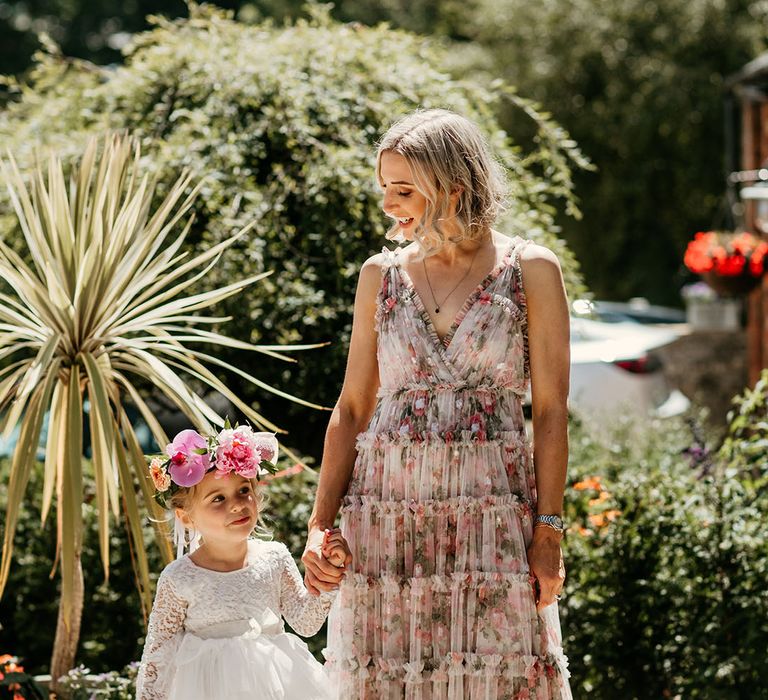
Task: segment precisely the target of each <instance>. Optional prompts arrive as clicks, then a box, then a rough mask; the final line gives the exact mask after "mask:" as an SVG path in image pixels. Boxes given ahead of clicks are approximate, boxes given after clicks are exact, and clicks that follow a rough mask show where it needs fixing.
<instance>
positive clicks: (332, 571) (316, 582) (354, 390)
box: [302, 255, 383, 594]
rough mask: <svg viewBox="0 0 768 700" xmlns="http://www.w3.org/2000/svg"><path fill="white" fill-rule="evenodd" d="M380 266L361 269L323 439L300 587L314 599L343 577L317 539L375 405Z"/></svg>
mask: <svg viewBox="0 0 768 700" xmlns="http://www.w3.org/2000/svg"><path fill="white" fill-rule="evenodd" d="M382 264H383V260H382V256H381V255H375V256H373V257H372V258H369V259H368V260H367V261H366V262H365V263H364V264H363V267H362V268H361V270H360V277H359V279H358V284H357V292H356V295H355V309H354V318H353V321H352V336H351V339H350V344H349V355H348V357H347V369H346V373H345V375H344V384H343V386H342V389H341V395H340V396H339V399H338V401H337V402H336V406H335V407H334V409H333V413H331V418H330V420H329V421H328V429H327V431H326V434H325V445H324V448H323V460H322V464H321V467H320V481H319V483H318V487H317V494H316V495H315V506H314V509H313V510H312V515H311V516H310V519H309V523H308V530H309V533H308V537H307V547H306V550H305V551H304V556H303V557H302V561H303V563H304V567H305V569H306V575H305V583H306V585H307V588H308V589H309V591H310V592H311V593H314V594H317V593H319V592H320V591H326V590H331V589H333V588H335V587H336V586H337V585H338V583H339V581H340V580H341V577H342V576H343V573H344V569H337V568H336V567H334V566H332V565H331V564H330V563H329V562H328V561H326V560H325V559H323V557H322V551H321V548H322V537H323V532H324V531H325V530H326V529H327V528H332V527H333V524H334V521H335V520H336V515H337V514H338V512H339V508H340V506H341V500H342V498H343V497H344V495H345V494H346V492H347V488H348V486H349V481H350V478H351V476H352V469H353V467H354V464H355V457H356V451H355V438H356V437H357V435H358V433H360V432H361V431H362V430H364V429H365V426H366V425H367V424H368V421H369V420H370V417H371V414H372V413H373V409H374V407H375V405H376V393H377V391H378V388H379V369H378V363H377V357H376V342H377V334H376V330H375V314H376V295H377V293H378V290H379V286H380V285H381V265H382ZM346 563H347V564H348V563H349V562H346Z"/></svg>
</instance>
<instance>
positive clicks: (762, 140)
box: [741, 94, 768, 386]
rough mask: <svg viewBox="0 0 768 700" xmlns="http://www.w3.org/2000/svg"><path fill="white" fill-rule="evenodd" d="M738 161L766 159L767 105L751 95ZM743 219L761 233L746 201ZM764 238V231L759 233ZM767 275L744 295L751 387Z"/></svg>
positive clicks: (767, 344)
mask: <svg viewBox="0 0 768 700" xmlns="http://www.w3.org/2000/svg"><path fill="white" fill-rule="evenodd" d="M741 106H742V108H741V115H742V119H741V125H742V140H741V163H742V166H741V167H742V168H743V169H744V170H754V169H757V168H759V167H760V166H761V165H762V163H764V162H765V160H766V158H768V104H767V103H765V102H764V101H761V102H757V101H756V100H755V96H754V94H746V95H744V96H743V97H742V100H741ZM745 215H746V216H745V220H746V222H747V226H748V228H749V229H751V230H752V231H753V232H754V233H755V234H756V235H758V234H760V233H761V232H760V231H759V230H758V229H757V227H756V226H755V206H754V204H753V203H752V202H749V203H748V206H747V209H746V212H745ZM762 235H763V237H765V234H762ZM767 278H768V276H764V277H763V280H762V285H761V287H758V288H757V289H756V290H754V291H753V292H752V293H751V294H750V295H749V297H748V298H747V370H748V379H749V384H750V386H754V385H755V382H757V380H758V378H759V377H760V372H761V370H762V369H763V367H765V366H766V365H768V318H766V314H767V313H768V279H767Z"/></svg>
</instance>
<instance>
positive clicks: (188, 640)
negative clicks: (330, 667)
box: [136, 540, 335, 700]
mask: <svg viewBox="0 0 768 700" xmlns="http://www.w3.org/2000/svg"><path fill="white" fill-rule="evenodd" d="M334 596H335V592H331V593H323V594H322V595H321V596H320V597H315V596H312V595H310V594H309V593H308V591H307V589H306V588H305V587H304V583H303V581H302V579H301V576H300V574H299V570H298V568H297V567H296V563H295V562H294V560H293V557H292V556H291V554H290V552H289V551H288V549H287V548H286V546H285V545H284V544H281V543H279V542H264V541H261V540H249V542H248V566H246V567H245V568H243V569H239V570H237V571H229V572H220V571H211V570H209V569H203V568H201V567H199V566H197V565H196V564H194V563H193V562H192V560H191V559H190V558H189V556H185V557H182V558H181V559H177V560H176V561H174V562H172V563H171V564H169V565H168V566H167V567H166V568H165V570H164V571H163V572H162V574H161V575H160V579H159V580H158V583H157V593H156V595H155V603H154V605H153V607H152V613H151V615H150V617H149V629H148V631H147V639H146V643H145V645H144V653H143V655H142V659H141V667H140V668H139V675H138V680H137V686H136V697H137V700H198V699H199V700H219V699H221V700H225V699H226V700H245V699H246V698H248V700H255V699H256V698H258V699H259V700H278V699H279V700H327V699H329V698H332V697H333V693H332V691H331V688H330V684H329V681H328V678H327V676H326V674H325V672H324V671H323V667H322V666H321V665H320V663H318V662H317V661H316V660H315V658H314V657H313V656H312V654H311V653H310V652H309V650H308V649H307V645H306V644H305V643H304V642H303V641H302V640H301V639H299V638H298V637H297V636H296V635H293V634H289V633H287V632H285V629H284V626H283V620H282V618H285V620H286V621H287V622H288V624H290V625H291V627H292V628H293V629H294V630H296V632H298V633H299V634H301V635H302V636H305V637H309V636H311V635H313V634H315V633H316V632H317V631H318V630H319V629H320V627H321V626H322V624H323V621H324V620H325V618H326V616H327V614H328V610H329V608H330V605H331V602H332V600H333V598H334Z"/></svg>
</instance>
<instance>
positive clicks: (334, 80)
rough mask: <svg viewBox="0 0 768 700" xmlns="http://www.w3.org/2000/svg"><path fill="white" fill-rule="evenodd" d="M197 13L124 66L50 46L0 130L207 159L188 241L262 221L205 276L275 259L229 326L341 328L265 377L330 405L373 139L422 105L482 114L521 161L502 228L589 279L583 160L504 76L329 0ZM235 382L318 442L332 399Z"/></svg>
mask: <svg viewBox="0 0 768 700" xmlns="http://www.w3.org/2000/svg"><path fill="white" fill-rule="evenodd" d="M191 11H192V14H191V17H190V19H188V20H187V19H184V20H176V21H169V20H161V19H156V20H153V21H154V25H155V28H154V29H153V30H151V31H149V32H147V33H144V34H140V35H138V36H136V37H135V38H134V41H133V43H132V44H131V45H130V47H129V48H128V49H127V54H126V57H125V65H123V66H120V67H118V68H115V69H101V68H98V67H96V66H93V65H92V64H86V63H84V62H82V61H79V60H73V59H67V58H64V57H63V56H61V55H59V54H57V53H55V52H54V53H48V54H41V55H39V57H38V58H39V63H38V64H37V66H36V67H35V69H34V70H33V71H32V73H31V76H30V81H29V83H28V84H26V83H22V84H20V85H18V90H19V92H18V99H17V101H16V102H15V103H13V104H11V105H10V106H9V107H8V109H7V110H6V111H5V112H4V113H3V114H2V115H0V139H3V140H4V141H5V142H6V143H8V144H9V145H10V148H11V150H12V151H13V152H14V154H16V155H17V157H18V159H19V160H20V161H21V162H27V163H29V162H31V161H32V160H33V150H34V148H35V144H37V143H42V144H45V145H48V146H52V147H54V148H56V149H57V150H59V151H61V152H63V153H71V152H74V151H76V150H77V148H79V144H80V143H81V142H82V140H83V139H85V138H86V137H87V136H88V135H90V134H92V133H94V132H99V131H101V130H102V129H104V128H105V127H110V128H118V129H120V128H123V129H128V130H130V131H131V132H132V133H134V134H136V135H137V137H138V138H140V139H141V141H142V144H143V151H144V153H145V154H146V159H147V165H148V167H150V168H153V169H154V170H155V171H156V172H157V174H158V175H159V181H160V182H164V181H169V179H170V178H172V177H174V176H175V174H176V173H178V172H179V171H180V170H182V169H184V168H191V169H192V170H193V171H195V172H200V173H202V174H204V175H205V176H206V180H205V182H204V184H203V186H202V188H201V190H200V196H199V198H198V199H197V200H196V204H194V205H193V210H194V212H195V214H196V221H195V223H194V224H193V226H192V229H191V231H190V235H189V238H188V241H189V243H190V244H191V245H198V244H201V245H203V246H210V245H214V244H216V243H218V242H219V241H221V240H222V239H223V238H224V237H226V236H227V235H229V232H230V231H231V230H232V229H233V228H237V227H242V226H245V225H249V224H251V225H253V228H252V233H251V235H249V236H248V237H247V240H245V239H243V241H242V242H241V243H239V244H238V245H237V246H235V248H234V249H232V250H231V251H230V252H229V253H228V254H227V255H226V256H225V257H224V258H223V259H222V261H221V265H220V266H218V267H217V268H216V269H214V270H212V271H211V272H210V274H209V275H208V276H207V277H206V279H205V280H204V282H203V288H208V287H211V286H216V285H221V284H226V283H228V282H229V281H230V280H232V279H234V278H239V277H240V276H241V275H255V274H260V273H262V272H264V271H267V270H274V271H275V274H274V275H273V276H272V277H270V278H268V279H266V280H264V282H263V283H262V284H260V285H259V287H258V290H254V291H253V292H251V293H249V294H245V295H239V296H238V297H236V298H233V299H231V300H230V301H229V302H225V303H224V304H222V306H221V312H222V314H223V315H226V316H231V317H232V318H233V320H232V321H231V322H230V323H228V324H227V327H226V328H227V332H228V333H229V334H231V335H234V336H236V337H239V338H242V339H244V340H249V341H250V342H254V343H265V342H266V343H280V344H284V343H295V342H303V343H316V342H317V343H321V342H330V343H331V345H330V346H329V347H328V348H327V349H323V350H315V351H313V352H312V353H308V354H305V355H303V357H302V358H300V362H299V364H297V365H295V366H294V367H293V368H292V369H291V370H289V371H286V370H285V369H284V368H283V367H278V366H276V363H271V362H267V361H262V364H261V365H260V366H259V367H258V375H259V377H260V378H261V379H263V380H264V381H265V382H267V383H269V384H273V385H275V386H279V387H287V388H289V389H290V391H291V393H294V394H297V395H299V396H302V397H304V398H306V399H308V400H310V401H315V402H318V403H324V404H330V403H333V401H334V398H335V395H336V392H337V391H338V389H339V386H340V384H341V377H342V373H343V368H344V361H345V357H346V342H347V340H348V335H349V331H350V322H351V311H352V302H353V298H354V287H355V281H356V277H357V272H358V269H359V267H360V265H361V263H362V262H363V260H364V259H365V258H366V257H367V256H368V255H370V254H371V253H372V252H375V251H377V250H380V248H381V246H382V245H383V244H384V243H385V240H384V237H383V234H384V231H385V227H386V225H385V220H384V216H383V215H382V213H381V210H380V201H379V200H380V195H379V193H378V191H377V186H376V183H375V181H374V177H373V164H372V156H373V152H374V144H375V140H376V138H377V137H378V136H380V135H381V134H382V133H383V131H384V130H385V129H386V128H387V126H388V125H389V124H390V123H391V122H392V121H393V120H394V119H396V118H397V117H399V116H401V115H402V114H404V113H406V112H408V111H411V110H413V109H415V108H416V107H419V106H421V107H437V106H440V107H448V108H452V109H454V110H456V111H458V112H460V113H462V114H465V115H467V116H469V117H470V118H473V119H475V120H477V121H478V122H479V123H480V125H481V127H482V128H483V130H484V131H485V132H486V133H488V134H489V135H490V137H491V140H492V145H493V146H494V148H495V150H496V152H497V154H498V156H499V157H500V159H501V160H502V161H503V162H504V163H505V164H506V165H507V166H508V167H509V169H510V172H511V173H512V174H513V177H512V179H511V184H512V189H511V199H510V208H509V212H508V216H507V220H506V222H505V223H504V225H503V227H504V230H506V231H508V232H509V233H522V234H524V235H530V236H532V237H534V238H536V239H537V240H540V241H541V242H543V243H545V244H547V245H549V246H550V247H552V248H553V249H554V250H555V251H556V252H557V253H558V254H559V255H560V258H561V260H562V261H563V265H564V268H565V274H566V281H567V284H568V287H569V291H570V292H571V294H572V295H576V294H579V293H581V290H582V288H581V283H580V278H579V274H578V271H577V266H576V263H575V261H574V259H573V257H572V256H571V255H570V253H569V252H568V250H567V248H566V247H565V245H564V244H563V242H562V241H560V240H558V239H557V238H556V233H555V229H554V215H555V211H556V206H557V204H558V202H560V203H562V202H565V204H566V205H567V206H570V208H571V210H572V211H573V210H575V207H574V201H573V194H572V183H571V171H570V168H571V167H572V165H573V164H574V163H583V160H582V158H581V156H580V154H579V152H578V150H577V148H576V146H575V144H574V143H573V141H571V139H570V138H569V136H568V134H567V133H565V132H564V131H563V130H562V129H561V128H560V127H558V126H557V125H556V124H554V123H552V122H551V121H550V120H548V119H546V118H545V117H544V116H542V115H541V114H539V113H538V112H536V110H535V107H534V105H532V104H530V103H528V102H526V101H524V100H522V99H521V98H519V97H518V96H517V95H516V94H515V93H514V92H513V91H511V90H509V89H508V88H506V87H505V86H504V85H503V84H499V83H497V84H493V85H490V84H486V85H484V84H482V83H479V82H477V81H469V82H461V81H458V80H455V79H453V78H452V77H451V76H450V75H448V74H447V73H445V72H444V71H442V70H441V69H440V65H441V63H442V62H444V61H445V60H446V57H445V54H444V53H443V52H442V51H441V50H440V48H439V47H436V46H433V45H431V44H430V43H429V42H427V41H425V40H423V39H420V38H418V37H416V36H414V35H411V34H408V33H405V32H400V31H392V30H389V29H387V28H385V27H378V28H373V29H370V28H365V27H362V26H359V25H342V24H338V23H335V22H333V21H332V20H331V19H330V18H329V17H328V14H327V11H326V10H322V9H320V8H316V9H315V15H314V17H313V19H311V20H309V21H299V22H297V23H296V24H295V25H293V26H290V27H287V28H284V29H278V28H275V27H274V26H272V25H271V24H257V25H253V26H247V25H245V24H243V23H238V22H235V21H233V19H232V18H231V17H229V16H227V15H225V14H223V13H222V12H221V11H218V10H215V9H213V8H211V7H208V6H200V7H198V6H195V5H193V6H192V10H191ZM502 103H504V104H507V105H509V106H510V108H511V107H512V106H513V107H514V108H515V109H516V110H517V113H518V114H519V115H520V117H521V118H522V119H524V120H525V121H526V122H529V123H530V124H531V126H532V130H533V132H534V134H535V136H536V139H537V140H536V141H535V142H530V141H529V142H527V143H529V144H530V145H528V146H527V147H525V148H523V147H521V146H520V145H516V144H514V143H512V142H511V141H510V140H509V138H508V136H507V135H506V134H505V133H504V132H503V131H502V130H501V129H500V128H499V125H498V122H497V120H496V117H495V112H494V110H495V109H496V108H497V107H498V106H499V105H500V104H502ZM160 193H161V194H162V192H160ZM2 210H3V206H2V201H0V216H1V214H2ZM0 232H4V235H5V236H6V237H7V238H8V239H9V240H13V239H14V235H15V234H14V233H13V222H12V221H11V220H9V219H7V218H6V219H5V220H3V219H2V218H0ZM222 357H223V358H225V359H226V360H227V361H228V362H230V363H231V364H233V365H235V366H237V367H241V368H249V367H251V366H252V362H253V360H252V359H251V358H250V357H249V356H248V355H246V354H244V353H242V352H240V351H239V350H237V349H232V350H230V351H227V353H225V354H223V355H222ZM227 381H228V382H229V383H230V384H231V386H233V387H234V388H236V390H237V393H239V395H241V396H244V397H245V398H247V399H249V400H251V401H258V402H260V404H261V407H262V409H263V412H264V413H265V414H268V415H270V416H277V419H276V420H275V422H276V423H277V424H278V425H280V426H281V427H287V428H289V429H290V428H294V429H296V430H297V431H298V433H299V434H300V435H301V439H302V441H303V442H302V445H301V449H302V451H303V452H304V453H305V454H309V455H313V456H318V455H319V453H320V450H321V444H322V434H323V431H324V428H325V424H326V415H325V414H324V413H317V412H308V411H307V410H306V409H301V410H300V411H296V410H294V408H293V407H291V406H287V405H286V402H284V401H282V400H273V399H269V398H265V396H264V392H263V391H261V390H258V389H253V388H250V387H247V386H243V385H241V383H240V379H239V377H238V376H236V375H232V374H229V375H227ZM275 401H279V403H276V402H275ZM308 414H309V415H308ZM292 439H293V438H289V442H290V440H292Z"/></svg>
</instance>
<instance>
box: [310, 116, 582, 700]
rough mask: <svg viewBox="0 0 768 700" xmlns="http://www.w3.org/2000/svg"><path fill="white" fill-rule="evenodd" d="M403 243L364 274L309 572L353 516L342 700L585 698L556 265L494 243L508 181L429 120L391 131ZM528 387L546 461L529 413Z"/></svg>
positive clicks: (464, 131) (332, 664) (314, 576)
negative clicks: (572, 576)
mask: <svg viewBox="0 0 768 700" xmlns="http://www.w3.org/2000/svg"><path fill="white" fill-rule="evenodd" d="M377 176H378V180H379V183H380V185H381V188H382V190H383V209H384V212H385V213H386V214H387V215H388V216H390V217H392V218H393V219H394V225H393V229H392V231H391V233H390V236H389V237H390V238H396V239H398V240H401V241H402V240H404V241H409V242H410V244H409V245H406V246H405V247H402V248H398V249H397V250H395V251H390V250H388V249H386V248H385V249H384V251H383V252H382V253H381V254H378V255H375V256H373V257H372V258H370V259H369V260H367V261H366V262H365V264H364V265H363V267H362V270H361V272H360V279H359V283H358V288H357V295H356V300H355V312H354V322H353V328H352V337H351V342H350V350H349V361H348V365H347V372H346V376H345V379H344V386H343V389H342V392H341V396H340V398H339V400H338V402H337V404H336V407H335V409H334V412H333V414H332V417H331V420H330V423H329V426H328V432H327V436H326V441H325V452H324V456H323V463H322V468H321V473H320V483H319V486H318V491H317V497H316V501H315V507H314V511H313V513H312V516H311V518H310V522H309V536H308V542H307V548H306V551H305V553H304V557H303V561H304V564H305V567H306V579H305V580H306V583H307V586H308V588H309V589H310V591H311V592H315V593H318V592H319V591H322V590H328V589H330V588H331V587H333V586H334V585H335V584H336V583H337V582H338V581H339V579H340V578H341V576H342V574H341V573H340V572H339V570H338V569H336V568H335V567H333V566H331V565H330V564H329V563H328V562H327V561H325V560H323V558H322V554H321V546H322V536H323V532H324V530H325V529H326V528H330V527H332V526H333V523H334V520H335V518H336V516H337V514H338V513H339V511H341V528H342V531H343V534H344V536H345V537H346V538H347V540H348V542H349V545H350V548H351V551H352V563H351V565H350V567H349V570H348V571H347V573H346V575H344V577H343V581H342V583H341V587H340V590H339V595H338V598H337V601H336V603H335V605H334V608H333V609H332V611H331V617H330V623H329V638H328V648H327V649H326V651H325V654H326V657H327V660H328V661H327V667H328V669H329V671H330V672H331V674H332V676H333V677H334V678H335V680H336V682H337V683H338V691H337V692H338V698H340V700H352V699H355V698H360V699H365V700H372V699H374V698H376V699H379V698H380V699H387V700H390V699H392V700H395V699H400V698H407V699H409V700H410V699H413V700H481V699H482V700H512V699H514V700H523V699H526V698H527V699H546V700H555V699H557V700H560V699H562V698H570V697H571V693H570V690H569V687H568V681H567V678H568V672H567V669H566V660H565V657H564V655H563V651H562V648H561V636H560V626H559V622H558V613H557V604H556V599H557V597H558V594H559V593H560V591H561V590H562V585H563V580H564V577H565V572H564V568H563V565H562V556H561V550H560V539H561V537H562V527H563V524H562V521H561V520H560V517H559V516H560V514H561V510H562V501H563V489H564V483H565V469H566V462H567V453H568V440H567V409H566V399H567V393H568V367H569V351H568V346H569V341H568V332H569V322H568V310H567V300H566V296H565V290H564V285H563V279H562V274H561V271H560V266H559V264H558V261H557V258H556V257H555V256H554V255H553V254H552V252H551V251H549V250H548V249H546V248H544V247H542V246H539V245H535V244H532V243H531V242H530V241H527V240H524V239H521V238H519V237H515V238H508V237H507V236H505V235H503V234H501V233H498V232H497V231H494V230H493V229H492V224H493V222H494V220H495V218H496V215H497V214H498V212H499V210H500V208H501V206H502V201H503V196H504V176H503V172H502V170H501V168H500V167H499V166H498V165H497V164H496V163H495V161H494V160H493V158H492V157H491V155H490V154H489V151H488V148H487V145H486V143H485V141H484V139H483V138H482V136H481V134H480V133H479V131H478V129H477V127H476V126H475V125H474V124H472V123H471V122H469V121H468V120H466V119H464V118H462V117H460V116H458V115H456V114H453V113H451V112H447V111H444V110H429V111H419V112H416V113H414V114H412V115H410V116H408V117H406V118H404V119H403V120H401V121H400V122H398V123H397V124H395V125H394V126H393V127H392V128H391V129H390V130H389V132H388V133H387V134H386V135H385V137H384V139H383V140H382V143H381V145H380V147H379V153H378V159H377ZM529 381H530V385H531V391H532V402H533V433H534V436H535V438H536V440H535V448H533V447H532V445H531V443H530V441H529V440H528V437H527V435H526V427H525V422H524V419H523V411H522V406H521V403H522V398H523V396H524V394H525V393H526V390H527V388H528V385H529Z"/></svg>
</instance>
